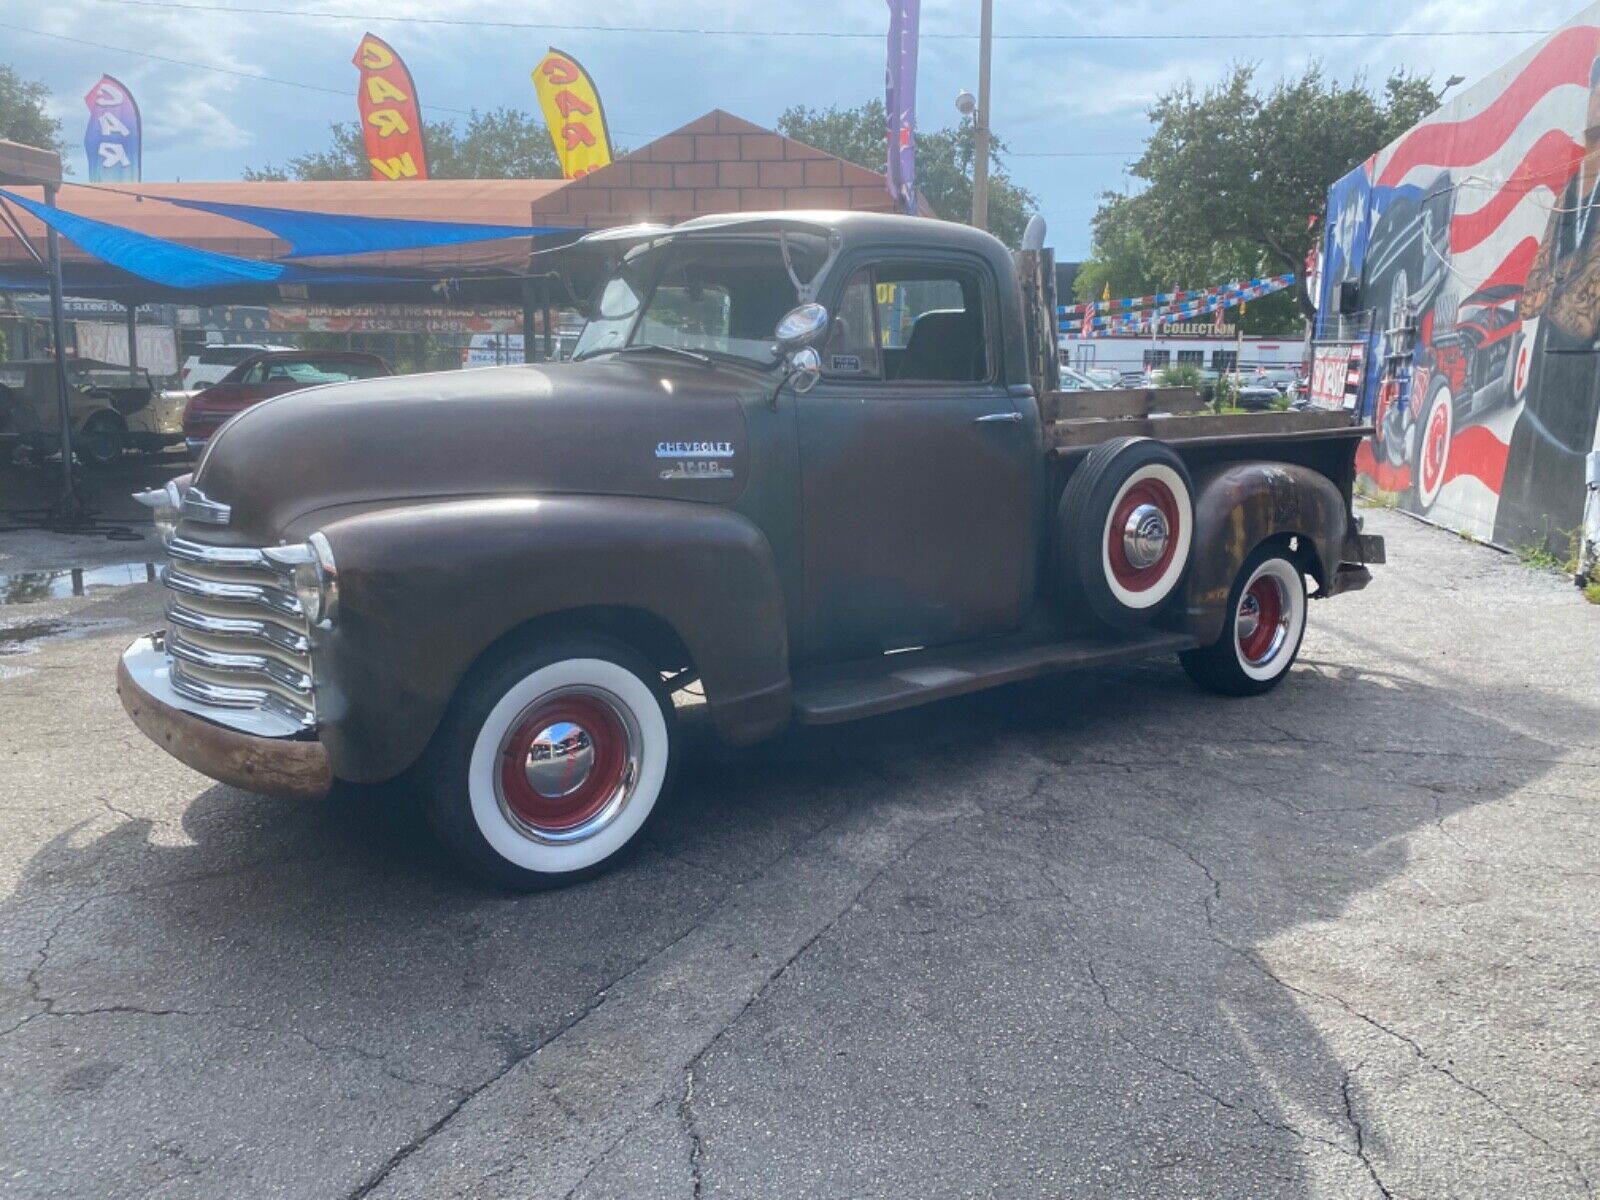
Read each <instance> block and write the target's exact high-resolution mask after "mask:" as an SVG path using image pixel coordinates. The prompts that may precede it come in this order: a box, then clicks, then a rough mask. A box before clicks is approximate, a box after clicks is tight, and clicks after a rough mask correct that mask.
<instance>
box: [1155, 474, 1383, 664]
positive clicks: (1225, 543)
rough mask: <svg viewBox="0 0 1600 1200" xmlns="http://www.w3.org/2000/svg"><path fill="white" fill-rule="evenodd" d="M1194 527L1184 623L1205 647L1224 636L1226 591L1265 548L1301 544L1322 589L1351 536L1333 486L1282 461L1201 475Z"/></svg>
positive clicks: (1342, 499)
mask: <svg viewBox="0 0 1600 1200" xmlns="http://www.w3.org/2000/svg"><path fill="white" fill-rule="evenodd" d="M1194 522H1195V535H1194V555H1193V558H1192V560H1191V561H1190V564H1189V576H1188V580H1187V582H1186V584H1185V598H1184V606H1183V608H1182V610H1181V620H1182V627H1183V629H1184V630H1185V632H1187V633H1190V634H1192V635H1193V636H1194V637H1195V638H1197V639H1199V640H1200V642H1201V643H1202V644H1203V645H1210V644H1211V643H1212V642H1215V641H1216V640H1217V639H1218V638H1220V637H1221V636H1222V631H1223V623H1224V619H1225V618H1226V616H1227V606H1228V592H1229V589H1231V588H1232V587H1233V581H1234V579H1235V578H1236V577H1237V576H1238V574H1239V568H1240V567H1242V566H1244V561H1245V559H1247V558H1248V557H1250V554H1251V552H1252V551H1254V550H1255V548H1256V547H1257V546H1259V545H1261V543H1262V542H1264V541H1266V540H1267V539H1268V538H1274V537H1284V536H1292V537H1296V538H1298V539H1299V553H1300V558H1301V564H1302V566H1303V567H1304V568H1305V570H1306V572H1307V574H1309V575H1311V576H1312V577H1313V578H1314V579H1316V581H1317V584H1318V586H1319V588H1324V589H1325V588H1327V587H1328V586H1329V585H1330V582H1331V581H1332V579H1333V577H1334V573H1335V572H1336V571H1337V570H1338V567H1339V564H1340V562H1341V561H1342V559H1343V557H1344V546H1345V540H1346V538H1347V536H1354V528H1353V526H1352V523H1351V519H1350V506H1349V503H1348V501H1347V500H1346V498H1345V496H1344V495H1343V494H1342V493H1341V492H1340V490H1339V488H1338V487H1337V486H1336V485H1335V484H1334V483H1333V481H1332V480H1330V479H1329V478H1328V477H1327V476H1326V475H1323V474H1322V473H1320V472H1318V471H1314V470H1311V469H1310V468H1309V467H1301V466H1296V465H1293V464H1291V463H1280V462H1242V463H1228V464H1223V465H1219V466H1216V467H1212V468H1210V469H1209V470H1203V471H1201V472H1199V473H1197V475H1196V477H1195V501H1194Z"/></svg>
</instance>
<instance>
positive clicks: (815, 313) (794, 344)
mask: <svg viewBox="0 0 1600 1200" xmlns="http://www.w3.org/2000/svg"><path fill="white" fill-rule="evenodd" d="M827 328H828V310H827V309H826V308H824V307H823V306H822V305H820V304H816V303H810V304H801V305H798V306H796V307H794V308H791V309H790V310H789V311H788V312H787V313H786V314H784V318H783V320H781V321H779V322H778V329H777V332H776V333H775V334H774V336H775V337H776V338H777V339H778V345H780V346H782V347H783V348H784V349H785V350H795V349H798V348H799V347H801V346H804V345H807V344H808V343H810V342H814V341H816V340H817V338H819V337H821V336H822V334H823V331H824V330H826V329H827Z"/></svg>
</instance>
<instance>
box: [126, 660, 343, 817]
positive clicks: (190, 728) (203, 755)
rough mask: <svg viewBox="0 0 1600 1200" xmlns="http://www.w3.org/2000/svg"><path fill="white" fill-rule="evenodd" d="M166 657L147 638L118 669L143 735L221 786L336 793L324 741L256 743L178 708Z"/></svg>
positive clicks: (277, 792) (295, 794)
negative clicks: (168, 680)
mask: <svg viewBox="0 0 1600 1200" xmlns="http://www.w3.org/2000/svg"><path fill="white" fill-rule="evenodd" d="M165 659H166V656H165V655H164V654H162V652H161V651H160V650H159V649H157V648H156V646H155V643H154V642H153V641H152V639H150V638H148V637H143V638H140V639H138V640H137V641H135V642H134V643H133V644H132V645H131V646H129V647H128V649H127V650H126V651H124V652H123V655H122V661H121V662H119V663H118V664H117V695H118V696H119V697H120V698H121V699H122V707H123V708H125V709H126V710H127V712H128V716H129V717H131V718H132V719H133V723H134V724H135V725H137V726H138V727H139V729H140V731H141V732H142V733H143V734H144V735H145V736H146V737H148V738H149V739H150V740H151V741H153V742H154V743H155V744H156V745H158V746H160V747H161V748H162V749H163V750H165V751H166V752H167V753H168V754H170V755H172V756H173V757H174V758H176V759H177V760H178V761H179V762H181V763H184V764H185V765H187V766H190V767H193V768H194V769H195V770H196V771H199V772H200V773H201V774H203V775H209V776H210V777H211V778H212V779H215V780H217V781H218V782H220V783H226V784H230V785H232V786H233V787H237V788H242V789H243V790H245V791H248V792H258V793H261V794H262V795H267V796H288V797H304V798H315V797H318V796H325V795H327V794H328V792H329V791H330V790H331V789H332V787H333V769H332V767H331V765H330V763H329V760H328V751H327V748H326V747H325V746H323V744H322V743H321V742H319V741H305V740H301V739H299V738H269V737H257V736H255V735H253V734H248V733H241V732H240V731H238V730H236V729H228V728H226V727H225V726H222V725H218V724H216V723H214V722H212V721H208V720H206V719H205V718H204V717H201V716H197V715H196V714H194V713H191V712H186V711H184V709H182V708H180V707H178V704H177V703H176V700H177V697H176V696H174V695H172V694H170V688H169V687H168V685H167V684H166V676H165V673H164V672H165Z"/></svg>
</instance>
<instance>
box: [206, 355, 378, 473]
mask: <svg viewBox="0 0 1600 1200" xmlns="http://www.w3.org/2000/svg"><path fill="white" fill-rule="evenodd" d="M393 374H394V370H393V368H391V367H390V366H389V364H388V363H386V362H384V361H383V359H381V358H379V357H378V356H377V355H376V354H357V353H355V352H354V351H349V350H324V351H301V350H272V351H268V352H266V353H263V354H253V355H251V356H250V357H249V358H247V359H245V360H244V361H243V362H241V363H240V364H239V365H238V366H236V367H234V369H233V370H231V371H229V372H228V373H227V374H226V375H225V376H223V377H222V379H221V380H220V381H219V382H217V383H214V384H212V385H211V386H210V387H208V388H206V389H205V390H204V391H201V392H196V393H195V394H194V395H193V396H192V397H190V399H189V403H188V404H187V405H185V406H184V410H183V440H184V442H185V444H187V445H188V447H189V453H190V454H194V455H198V454H199V453H200V452H201V451H202V450H204V449H205V448H206V443H207V442H208V441H210V440H211V435H212V434H213V433H215V432H216V431H217V428H218V427H219V426H220V425H221V424H222V423H223V422H224V421H226V420H227V419H228V418H229V417H231V416H233V415H234V414H235V413H238V412H243V411H244V410H245V409H247V408H249V407H250V406H251V405H252V404H259V403H261V401H263V400H267V399H270V398H271V397H273V396H281V395H283V394H284V393H285V392H297V391H299V390H300V389H301V388H308V387H316V386H318V385H319V384H323V383H343V382H344V381H345V380H347V379H374V378H376V377H378V376H380V375H393Z"/></svg>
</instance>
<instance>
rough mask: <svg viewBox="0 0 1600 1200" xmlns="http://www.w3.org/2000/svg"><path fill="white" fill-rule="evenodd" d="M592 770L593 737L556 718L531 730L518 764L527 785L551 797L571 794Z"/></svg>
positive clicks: (576, 726) (580, 728) (575, 725)
mask: <svg viewBox="0 0 1600 1200" xmlns="http://www.w3.org/2000/svg"><path fill="white" fill-rule="evenodd" d="M593 770H594V738H593V736H592V735H591V734H590V733H589V731H588V730H587V729H585V728H584V727H583V726H582V725H577V724H574V723H573V722H571V721H557V722H556V723H555V724H554V725H547V726H545V728H543V729H541V730H540V731H539V732H538V733H537V734H535V735H534V738H533V741H532V742H531V743H530V744H529V746H528V757H527V759H526V760H525V761H524V762H523V766H522V771H523V774H524V775H525V776H526V777H527V780H528V786H529V787H531V788H532V789H533V790H534V791H536V792H538V793H539V795H541V796H546V797H548V798H549V799H551V800H557V799H560V798H561V797H562V796H570V795H572V793H574V792H576V791H577V790H578V789H579V788H581V787H582V786H583V785H584V784H585V783H586V782H587V781H588V779H589V773H590V772H591V771H593Z"/></svg>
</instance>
